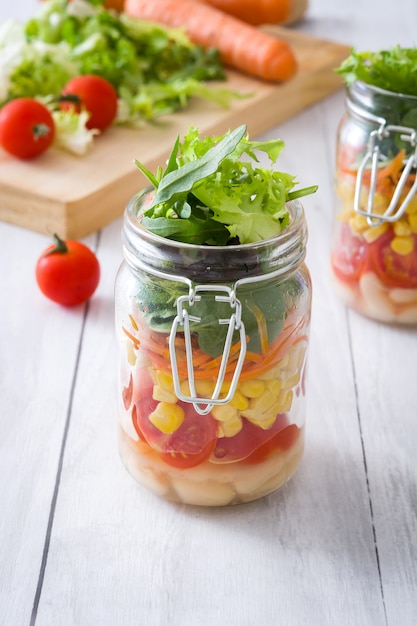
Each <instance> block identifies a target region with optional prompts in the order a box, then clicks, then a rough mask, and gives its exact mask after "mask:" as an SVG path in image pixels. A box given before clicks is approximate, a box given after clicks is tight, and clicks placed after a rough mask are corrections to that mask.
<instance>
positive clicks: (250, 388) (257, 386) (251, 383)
mask: <svg viewBox="0 0 417 626" xmlns="http://www.w3.org/2000/svg"><path fill="white" fill-rule="evenodd" d="M239 391H240V392H241V393H243V395H244V396H246V397H247V398H259V396H262V394H263V393H264V391H265V383H264V381H263V380H261V379H260V378H253V379H252V380H244V381H242V382H241V383H240V384H239Z"/></svg>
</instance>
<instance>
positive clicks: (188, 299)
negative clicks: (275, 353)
mask: <svg viewBox="0 0 417 626" xmlns="http://www.w3.org/2000/svg"><path fill="white" fill-rule="evenodd" d="M202 291H211V292H219V291H220V292H224V293H226V294H227V295H219V294H218V295H216V296H215V300H216V302H226V303H227V302H228V303H229V304H230V307H231V309H232V310H233V311H234V312H233V313H231V315H230V318H226V319H223V318H221V319H219V320H218V322H219V324H228V329H227V334H226V339H225V343H224V348H223V354H222V357H221V363H220V367H219V372H218V376H217V381H216V385H215V388H214V390H213V393H212V395H211V397H210V398H202V397H199V396H198V395H197V391H196V387H195V376H194V365H193V354H192V352H193V350H192V345H191V332H190V321H192V322H197V323H198V322H200V321H201V318H199V317H196V316H193V315H190V314H189V312H188V310H187V308H185V306H184V305H185V304H186V303H187V304H188V305H189V306H190V307H192V305H193V304H194V303H195V302H199V301H200V300H201V296H199V295H198V293H199V292H202ZM241 311H242V306H241V303H240V301H239V300H238V299H237V298H236V294H235V292H234V291H233V289H232V288H230V287H228V286H226V285H196V286H195V287H192V288H191V289H190V293H189V294H188V295H187V296H180V297H179V298H178V299H177V316H176V317H175V319H174V321H173V323H172V327H171V333H170V337H169V351H170V356H171V368H172V378H173V381H174V389H175V393H176V396H177V398H178V399H179V400H182V401H184V402H190V403H192V404H193V406H194V409H195V411H196V412H197V413H199V414H200V415H207V413H210V411H211V410H212V408H213V406H214V405H218V404H226V403H228V402H230V400H232V398H233V396H234V395H235V392H236V387H237V384H238V382H239V376H240V372H241V370H242V366H243V362H244V360H245V355H246V334H245V325H244V323H243V321H242V319H241ZM179 327H181V330H182V332H183V333H184V340H185V352H186V360H187V373H188V385H189V390H190V395H185V394H184V393H183V391H182V389H181V382H180V379H179V373H178V362H177V353H176V349H175V338H176V336H177V331H178V329H179ZM235 331H238V332H239V335H240V351H239V357H238V359H237V363H236V366H235V370H234V373H233V378H232V381H231V383H230V387H229V390H228V392H227V395H225V396H224V397H222V398H220V397H219V396H220V394H221V392H222V387H223V383H224V377H225V374H226V367H227V363H228V360H229V355H230V348H231V347H232V341H233V334H234V332H235Z"/></svg>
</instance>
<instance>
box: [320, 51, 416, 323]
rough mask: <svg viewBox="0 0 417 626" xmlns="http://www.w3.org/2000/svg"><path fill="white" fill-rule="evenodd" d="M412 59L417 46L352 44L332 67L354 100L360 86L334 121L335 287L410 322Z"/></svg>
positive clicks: (357, 302)
mask: <svg viewBox="0 0 417 626" xmlns="http://www.w3.org/2000/svg"><path fill="white" fill-rule="evenodd" d="M416 64H417V49H401V48H399V47H397V48H395V49H392V50H388V51H383V52H378V53H369V52H368V53H358V52H355V51H352V54H351V56H350V57H349V58H348V59H347V60H346V61H345V62H344V63H343V64H342V66H341V67H340V68H339V70H338V71H339V72H340V74H341V75H342V76H343V77H344V78H345V80H346V83H347V86H348V94H349V90H350V98H351V100H352V101H353V102H354V104H357V102H355V96H356V94H359V100H360V101H362V102H360V105H361V104H364V108H363V109H362V110H361V108H360V107H359V112H358V107H357V106H356V110H355V107H353V112H352V113H351V118H350V120H349V119H348V118H346V117H345V119H343V120H342V123H341V125H340V128H339V134H338V145H337V156H336V194H337V198H338V203H339V208H340V211H339V213H338V215H337V222H336V225H335V232H334V236H333V245H332V252H331V267H332V274H333V278H334V284H335V287H336V291H337V293H338V294H339V295H340V297H341V298H342V300H344V301H345V302H346V303H347V305H348V306H350V307H351V308H353V309H356V310H357V311H358V312H360V313H361V314H363V315H365V316H367V317H370V318H372V319H375V320H378V321H382V322H387V323H398V324H412V325H414V324H417V185H416V168H417V138H416V133H417V79H416V72H415V67H416ZM368 86H369V91H368V92H367V91H366V89H367V87H368ZM352 94H353V96H352ZM348 100H349V95H348ZM370 103H371V104H370ZM369 114H371V115H369ZM381 120H382V122H381ZM371 133H372V135H373V137H372V139H371ZM370 215H372V217H370Z"/></svg>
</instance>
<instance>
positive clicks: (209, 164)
mask: <svg viewBox="0 0 417 626" xmlns="http://www.w3.org/2000/svg"><path fill="white" fill-rule="evenodd" d="M245 133H246V126H245V125H244V124H242V125H241V126H238V128H236V129H235V130H234V131H232V132H231V133H228V134H227V135H226V136H225V137H224V138H223V139H222V140H221V141H219V143H217V144H215V145H214V146H213V147H212V148H210V150H208V151H207V152H206V153H205V154H204V155H203V156H202V157H200V158H199V159H196V160H195V161H189V162H188V163H185V164H184V165H182V166H181V167H179V168H178V169H177V170H175V171H170V172H169V173H168V174H167V175H166V176H164V177H163V178H162V179H161V181H160V183H159V186H158V190H157V193H156V194H155V197H154V199H153V201H152V203H151V205H150V206H149V209H152V208H153V207H154V206H156V205H157V204H160V203H161V202H166V201H168V200H170V199H171V198H172V197H173V196H175V195H176V194H179V193H184V192H188V191H191V189H192V188H193V186H194V185H195V183H197V182H199V181H200V180H202V179H203V178H207V176H211V174H214V172H216V171H217V169H218V167H219V165H220V163H221V162H222V161H223V159H225V158H226V157H227V156H228V155H229V154H231V153H232V152H233V150H234V149H235V148H236V146H237V145H238V143H239V142H240V140H241V139H242V137H243V136H244V134H245Z"/></svg>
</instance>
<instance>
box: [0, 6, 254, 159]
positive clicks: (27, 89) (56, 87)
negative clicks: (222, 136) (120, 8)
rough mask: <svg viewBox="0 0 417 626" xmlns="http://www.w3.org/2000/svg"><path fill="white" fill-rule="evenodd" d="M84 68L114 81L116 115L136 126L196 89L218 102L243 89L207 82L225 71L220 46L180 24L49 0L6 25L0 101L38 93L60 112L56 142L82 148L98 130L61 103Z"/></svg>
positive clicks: (1, 35) (0, 39) (0, 45)
mask: <svg viewBox="0 0 417 626" xmlns="http://www.w3.org/2000/svg"><path fill="white" fill-rule="evenodd" d="M85 74H88V75H96V76H100V77H102V78H103V79H106V80H107V81H108V82H110V83H111V84H112V85H113V87H114V88H115V90H116V91H117V94H118V112H117V117H116V120H115V123H118V124H128V125H131V126H135V125H140V124H142V123H144V122H146V121H149V120H153V119H155V118H158V117H159V116H161V115H166V114H169V113H172V112H175V111H177V110H179V109H182V108H184V107H186V106H187V105H188V103H189V101H190V98H192V97H198V98H203V99H205V100H211V101H213V102H216V103H217V104H219V105H220V106H228V104H229V103H230V101H231V99H232V98H234V97H241V96H239V95H238V94H236V93H233V92H232V91H231V90H230V89H228V88H227V87H220V86H218V85H216V86H211V85H209V84H208V83H209V81H213V80H224V79H225V73H224V70H223V66H222V64H221V61H220V58H219V54H218V52H217V51H216V50H214V49H210V50H207V51H206V50H204V49H203V48H202V47H201V46H197V45H195V44H194V43H192V42H191V41H190V39H189V38H188V37H187V36H186V35H185V33H184V32H183V30H182V29H172V28H167V27H165V26H163V25H162V24H154V23H149V22H143V21H140V20H136V19H134V18H131V17H129V16H128V15H126V14H125V13H120V14H117V13H116V12H114V11H109V10H106V9H105V8H104V7H103V2H102V1H101V0H97V1H95V0H72V2H67V0H46V1H45V2H42V3H41V4H40V6H39V8H38V11H37V13H36V15H35V16H34V17H33V18H32V19H29V20H28V21H27V22H25V23H22V22H18V21H13V20H10V21H8V22H6V23H4V24H2V25H1V27H0V105H4V104H5V103H6V102H8V101H9V100H13V99H15V98H18V97H31V98H36V99H37V100H40V101H41V102H42V103H43V104H45V105H46V106H48V108H49V109H50V110H51V112H52V113H53V116H54V117H55V116H56V117H57V119H58V120H59V124H57V133H56V139H57V145H59V146H60V147H62V148H67V149H68V150H70V151H74V152H76V153H77V154H82V152H83V150H82V142H83V141H84V151H85V150H87V148H88V147H89V146H90V145H91V141H92V137H93V135H94V133H93V132H90V131H88V129H85V132H84V133H82V132H81V129H80V124H84V125H85V124H87V121H88V117H86V116H85V115H83V114H81V115H80V119H79V120H78V123H75V121H74V113H73V112H72V111H69V112H67V113H65V112H63V111H62V110H59V109H60V106H59V96H60V94H61V91H62V90H63V89H64V87H65V85H66V84H67V83H68V82H69V81H70V80H72V79H74V78H77V77H79V76H80V75H85ZM242 97H243V96H242ZM61 127H63V128H64V129H65V130H64V132H63V133H61ZM73 135H76V140H74V141H73V140H72V136H73ZM74 145H75V150H73V148H74Z"/></svg>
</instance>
